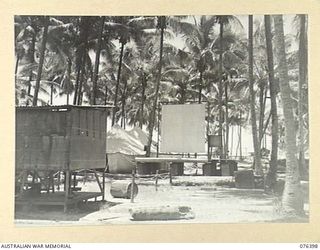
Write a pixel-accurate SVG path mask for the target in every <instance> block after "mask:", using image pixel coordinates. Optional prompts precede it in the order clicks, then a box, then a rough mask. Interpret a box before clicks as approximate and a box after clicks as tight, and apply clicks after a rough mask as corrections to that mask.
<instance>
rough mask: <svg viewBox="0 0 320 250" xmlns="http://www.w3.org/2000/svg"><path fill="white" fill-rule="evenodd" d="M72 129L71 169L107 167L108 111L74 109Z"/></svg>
mask: <svg viewBox="0 0 320 250" xmlns="http://www.w3.org/2000/svg"><path fill="white" fill-rule="evenodd" d="M71 130H72V131H71V142H70V169H71V170H76V169H84V168H105V166H106V112H104V111H103V110H94V109H92V110H90V109H81V108H76V109H73V110H72V129H71Z"/></svg>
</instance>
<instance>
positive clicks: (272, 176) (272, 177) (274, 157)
mask: <svg viewBox="0 0 320 250" xmlns="http://www.w3.org/2000/svg"><path fill="white" fill-rule="evenodd" d="M264 24H265V34H266V45H267V59H268V76H269V85H270V100H271V117H272V118H271V125H272V128H271V134H272V143H271V144H272V146H271V160H270V168H269V171H268V174H267V178H266V184H267V186H268V187H267V188H271V189H273V187H274V185H275V183H276V181H277V161H278V140H279V136H278V111H277V90H276V85H275V81H274V65H273V48H272V33H271V20H270V16H269V15H265V16H264Z"/></svg>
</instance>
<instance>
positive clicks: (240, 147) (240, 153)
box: [239, 111, 242, 160]
mask: <svg viewBox="0 0 320 250" xmlns="http://www.w3.org/2000/svg"><path fill="white" fill-rule="evenodd" d="M241 120H242V112H241V111H240V123H239V149H240V151H239V156H240V160H242V127H241Z"/></svg>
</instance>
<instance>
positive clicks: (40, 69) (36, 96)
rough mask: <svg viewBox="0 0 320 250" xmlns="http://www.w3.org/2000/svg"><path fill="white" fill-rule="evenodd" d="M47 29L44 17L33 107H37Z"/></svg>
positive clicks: (46, 19)
mask: <svg viewBox="0 0 320 250" xmlns="http://www.w3.org/2000/svg"><path fill="white" fill-rule="evenodd" d="M48 27H49V18H48V17H45V19H44V29H43V36H42V42H41V50H40V59H39V66H38V73H37V80H36V86H35V89H34V95H33V100H32V105H33V106H37V103H38V94H39V89H40V81H41V74H42V68H43V63H44V54H45V51H46V43H47V37H48Z"/></svg>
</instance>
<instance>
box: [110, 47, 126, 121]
mask: <svg viewBox="0 0 320 250" xmlns="http://www.w3.org/2000/svg"><path fill="white" fill-rule="evenodd" d="M124 45H125V43H124V42H123V43H121V50H120V57H119V66H118V75H117V85H116V92H115V95H114V103H113V105H114V107H113V112H112V123H111V124H112V126H113V125H114V123H115V118H116V112H117V102H118V92H119V85H120V77H121V68H122V59H123V50H124Z"/></svg>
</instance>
